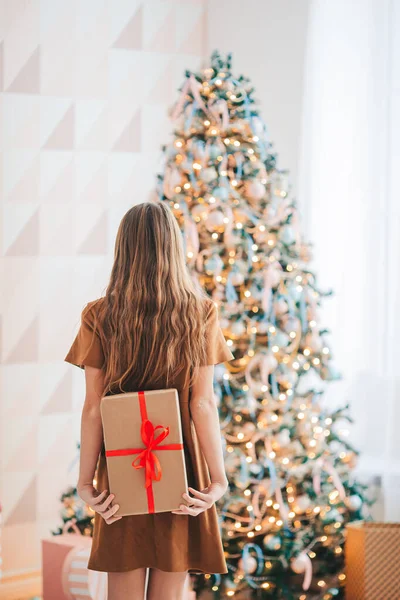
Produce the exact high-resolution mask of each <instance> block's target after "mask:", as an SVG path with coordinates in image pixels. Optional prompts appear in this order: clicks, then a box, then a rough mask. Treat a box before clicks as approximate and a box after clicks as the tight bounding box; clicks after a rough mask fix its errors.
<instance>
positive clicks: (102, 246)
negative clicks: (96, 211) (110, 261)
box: [78, 212, 108, 254]
mask: <svg viewBox="0 0 400 600" xmlns="http://www.w3.org/2000/svg"><path fill="white" fill-rule="evenodd" d="M107 221H108V219H107V214H106V213H105V212H104V213H103V214H102V215H101V217H100V219H99V220H98V221H97V223H96V224H95V226H94V227H93V229H92V230H91V231H90V233H89V235H88V236H87V238H86V239H85V241H84V242H82V244H81V245H80V246H79V248H78V254H106V252H107V224H108V223H107Z"/></svg>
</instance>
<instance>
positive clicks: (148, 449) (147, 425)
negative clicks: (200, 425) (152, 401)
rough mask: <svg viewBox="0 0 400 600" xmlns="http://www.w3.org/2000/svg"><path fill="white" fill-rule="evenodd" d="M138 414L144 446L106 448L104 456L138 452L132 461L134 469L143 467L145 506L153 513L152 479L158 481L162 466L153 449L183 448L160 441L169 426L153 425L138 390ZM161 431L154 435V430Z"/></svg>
mask: <svg viewBox="0 0 400 600" xmlns="http://www.w3.org/2000/svg"><path fill="white" fill-rule="evenodd" d="M138 396H139V406H140V416H141V418H142V424H141V427H140V435H141V438H142V440H143V443H144V445H145V447H144V448H123V449H121V450H107V451H106V456H129V455H131V454H138V456H137V457H136V458H135V460H134V461H133V462H132V467H134V468H135V469H145V483H144V485H145V488H146V493H147V506H148V510H149V513H154V512H155V511H154V494H153V483H152V482H153V481H160V479H161V476H162V468H161V464H160V461H159V460H158V457H157V456H156V455H155V454H154V451H155V450H157V451H158V450H183V444H163V445H162V446H160V444H161V442H162V441H163V440H165V438H166V437H167V436H168V435H169V427H164V426H163V425H154V424H153V423H152V422H151V421H150V419H148V417H147V408H146V398H145V393H144V392H138ZM158 429H161V430H162V431H161V432H160V433H159V434H158V435H156V431H157V430H158Z"/></svg>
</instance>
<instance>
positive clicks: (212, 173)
mask: <svg viewBox="0 0 400 600" xmlns="http://www.w3.org/2000/svg"><path fill="white" fill-rule="evenodd" d="M217 177H218V173H217V171H216V170H215V169H214V167H207V168H206V169H204V170H203V171H201V179H202V180H203V181H204V182H205V183H210V181H214V180H215V179H217Z"/></svg>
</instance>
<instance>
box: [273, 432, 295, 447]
mask: <svg viewBox="0 0 400 600" xmlns="http://www.w3.org/2000/svg"><path fill="white" fill-rule="evenodd" d="M275 440H276V442H277V443H278V444H279V446H281V447H283V448H285V447H286V446H289V444H290V442H291V439H290V430H289V429H286V427H285V428H284V429H281V430H280V431H279V432H278V433H277V434H276V436H275Z"/></svg>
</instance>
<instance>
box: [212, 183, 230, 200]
mask: <svg viewBox="0 0 400 600" xmlns="http://www.w3.org/2000/svg"><path fill="white" fill-rule="evenodd" d="M212 195H213V196H215V198H219V199H220V200H228V198H229V190H228V189H227V188H226V187H221V186H219V187H216V188H214V189H213V191H212Z"/></svg>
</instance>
